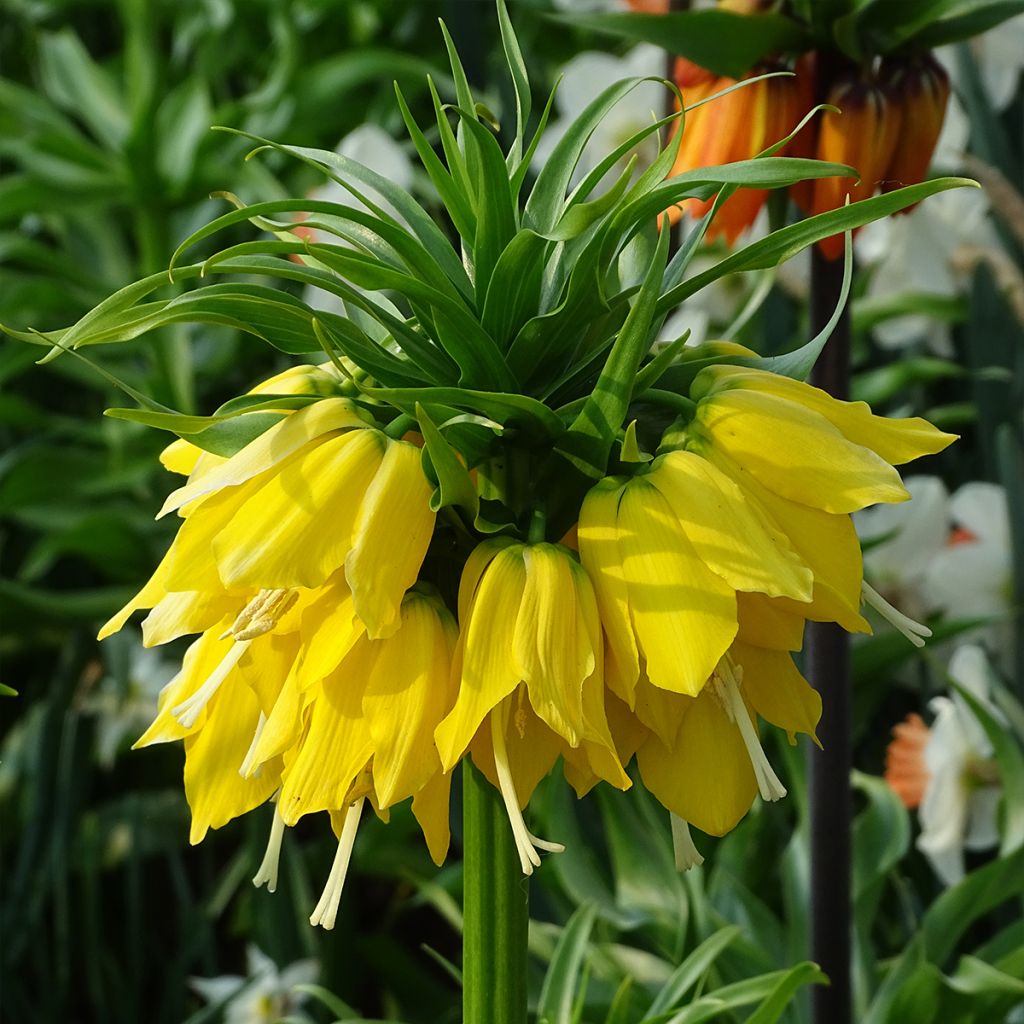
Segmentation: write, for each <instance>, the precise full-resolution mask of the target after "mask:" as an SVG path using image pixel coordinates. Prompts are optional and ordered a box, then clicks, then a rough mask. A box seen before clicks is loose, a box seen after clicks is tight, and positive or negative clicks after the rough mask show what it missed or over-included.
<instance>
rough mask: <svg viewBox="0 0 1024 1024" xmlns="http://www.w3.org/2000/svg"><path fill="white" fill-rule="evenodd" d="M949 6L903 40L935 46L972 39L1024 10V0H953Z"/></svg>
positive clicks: (924, 46) (915, 45) (914, 43)
mask: <svg viewBox="0 0 1024 1024" xmlns="http://www.w3.org/2000/svg"><path fill="white" fill-rule="evenodd" d="M946 7H947V10H946V11H945V12H944V13H943V15H942V16H941V17H939V18H937V19H935V20H931V19H929V21H928V23H927V24H925V26H924V27H923V28H922V29H921V31H919V32H916V33H914V34H913V35H911V36H909V37H907V38H906V39H904V40H901V42H904V41H905V42H906V43H907V45H910V46H913V47H915V48H917V47H920V48H923V49H931V48H933V47H936V46H946V45H948V44H949V43H957V42H960V41H961V40H962V39H970V38H971V37H972V36H976V35H980V34H981V33H982V32H987V31H988V30H989V29H992V28H995V27H996V26H997V25H1001V24H1002V23H1003V22H1004V21H1008V20H1009V19H1010V18H1013V17H1016V16H1017V15H1019V14H1021V13H1022V12H1024V0H950V2H949V3H947V5H946Z"/></svg>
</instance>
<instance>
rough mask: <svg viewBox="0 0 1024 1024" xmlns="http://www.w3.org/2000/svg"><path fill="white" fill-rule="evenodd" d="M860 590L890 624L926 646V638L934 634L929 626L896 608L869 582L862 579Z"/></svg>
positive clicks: (913, 642)
mask: <svg viewBox="0 0 1024 1024" xmlns="http://www.w3.org/2000/svg"><path fill="white" fill-rule="evenodd" d="M860 591H861V596H862V597H863V598H864V602H865V603H866V604H868V605H870V606H871V607H872V608H874V609H875V611H876V612H878V614H879V615H881V616H882V618H883V619H885V621H886V622H888V623H889V625H890V626H892V627H894V628H895V629H897V630H899V632H901V633H902V634H903V635H904V636H905V637H906V638H907V639H908V640H909V641H910V642H911V643H912V644H913V645H914V646H915V647H924V638H925V637H929V636H931V635H932V631H931V630H930V629H929V628H928V627H927V626H924V625H922V624H921V623H920V622H917V621H916V620H914V619H912V618H911V617H910V616H909V615H904V614H903V612H901V611H900V610H899V609H898V608H894V607H893V606H892V605H891V604H889V602H888V601H886V599H885V598H884V597H882V595H881V594H880V593H878V591H877V590H875V589H874V587H872V586H869V585H868V583H867V582H865V581H861V585H860Z"/></svg>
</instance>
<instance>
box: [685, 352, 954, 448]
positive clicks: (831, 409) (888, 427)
mask: <svg viewBox="0 0 1024 1024" xmlns="http://www.w3.org/2000/svg"><path fill="white" fill-rule="evenodd" d="M709 371H711V374H712V375H713V377H714V378H715V381H716V384H717V385H718V386H719V387H721V386H725V387H742V388H750V389H753V390H760V391H766V392H768V393H769V394H773V395H777V396H779V397H780V398H784V399H786V400H787V401H789V402H796V403H797V404H799V405H802V406H803V407H804V408H805V409H811V410H813V411H814V412H816V413H818V415H820V416H824V417H825V419H827V420H828V421H829V422H830V423H831V424H832V425H833V426H834V427H836V428H837V429H838V430H840V431H841V432H842V433H843V435H844V436H845V437H846V438H847V439H848V440H850V441H852V442H853V443H854V444H859V445H863V446H864V447H865V448H870V449H871V450H872V451H873V452H875V453H876V454H877V455H880V456H881V457H882V458H883V459H885V461H886V462H888V463H890V464H892V465H894V466H899V465H902V464H903V463H905V462H910V461H911V460H912V459H917V458H920V457H921V456H922V455H934V454H935V453H936V452H941V451H942V450H943V449H944V448H947V447H949V445H951V444H952V443H953V442H954V441H955V440H956V439H957V435H956V434H947V433H944V432H943V431H941V430H939V429H938V428H937V427H935V426H933V425H932V424H931V423H929V422H928V421H927V420H924V419H921V418H920V417H919V416H914V417H911V418H907V419H895V418H892V419H891V418H889V417H886V416H876V415H875V414H874V413H873V412H872V411H871V407H870V406H869V405H868V404H867V403H866V402H843V401H840V400H839V399H837V398H833V397H832V396H831V395H830V394H829V393H828V392H827V391H822V390H821V389H820V388H816V387H813V386H812V385H810V384H805V383H803V381H798V380H793V379H791V378H789V377H782V376H780V375H778V374H774V373H766V372H764V371H761V370H752V369H744V368H741V367H724V366H716V367H709V370H705V371H703V373H705V374H706V373H709Z"/></svg>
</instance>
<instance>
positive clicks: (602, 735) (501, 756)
mask: <svg viewBox="0 0 1024 1024" xmlns="http://www.w3.org/2000/svg"><path fill="white" fill-rule="evenodd" d="M459 620H460V623H461V633H460V636H459V643H458V647H457V649H456V654H455V666H456V667H455V672H456V679H457V682H458V696H457V699H456V701H455V705H454V707H453V708H452V710H451V712H450V713H449V714H448V715H447V716H446V717H445V719H444V720H443V721H442V722H441V723H440V725H439V726H438V727H437V730H436V732H435V738H436V741H437V748H438V752H439V753H440V756H441V763H442V765H443V766H444V769H445V771H450V770H451V768H452V767H454V765H455V764H456V763H457V762H458V761H459V760H460V758H461V757H462V756H463V754H464V753H465V751H466V749H467V748H469V747H470V744H471V742H474V746H473V750H474V760H475V761H476V762H477V763H479V764H480V765H481V768H482V769H483V770H484V772H485V774H488V775H489V776H490V777H491V778H492V780H493V781H495V782H496V784H497V785H498V788H499V789H500V790H501V793H502V796H503V798H504V800H505V807H506V810H507V811H508V814H509V820H510V821H511V823H512V828H513V832H514V833H515V836H516V843H517V846H518V848H519V853H520V859H521V861H522V864H523V870H524V871H526V872H527V873H530V871H532V869H533V866H535V865H537V864H539V863H540V861H539V858H538V857H537V854H536V850H535V847H538V846H539V847H540V848H541V849H550V848H551V844H545V843H543V841H541V840H537V839H536V837H534V836H532V835H531V834H530V833H529V831H528V830H527V829H526V826H525V824H524V823H523V820H522V814H521V813H520V812H521V808H522V807H523V806H525V803H526V799H528V796H529V793H530V792H532V790H533V787H534V786H535V785H536V783H537V781H538V780H539V779H540V778H541V777H542V776H543V775H544V774H546V773H547V771H548V770H549V769H550V768H551V765H552V764H553V763H554V761H555V759H556V758H557V756H558V754H559V753H560V752H561V751H562V750H563V749H566V748H567V749H569V750H574V751H579V755H578V756H579V757H580V758H581V759H583V763H585V764H586V766H587V768H588V769H589V770H590V771H592V772H593V773H595V774H598V775H599V776H600V777H602V778H606V779H607V780H608V781H609V782H611V783H612V784H613V785H617V786H619V787H620V788H623V789H624V788H627V787H628V786H629V784H630V783H629V778H628V776H626V774H625V772H624V771H623V769H622V765H621V763H620V762H619V760H618V757H617V755H616V752H615V742H614V740H613V738H612V736H611V732H610V730H609V727H608V721H607V718H606V715H605V705H604V682H603V661H604V657H603V641H602V634H601V624H600V620H599V617H598V611H597V602H596V600H595V597H594V592H593V587H592V586H591V583H590V580H589V578H588V577H587V574H586V573H585V572H584V571H583V569H582V568H581V566H580V565H579V563H578V562H577V561H576V558H575V556H574V554H573V552H571V551H570V550H569V549H568V548H565V547H563V546H561V545H558V544H547V543H540V544H525V543H518V542H515V541H512V540H511V539H509V538H504V537H500V538H495V539H493V540H489V541H485V542H484V543H483V544H480V545H479V546H478V547H477V548H476V549H475V550H474V552H473V553H472V555H471V556H470V558H469V560H468V562H467V564H466V568H465V570H464V572H463V575H462V582H461V586H460V589H459ZM485 720H486V721H485ZM474 737H476V740H475V741H474ZM524 794H525V796H524Z"/></svg>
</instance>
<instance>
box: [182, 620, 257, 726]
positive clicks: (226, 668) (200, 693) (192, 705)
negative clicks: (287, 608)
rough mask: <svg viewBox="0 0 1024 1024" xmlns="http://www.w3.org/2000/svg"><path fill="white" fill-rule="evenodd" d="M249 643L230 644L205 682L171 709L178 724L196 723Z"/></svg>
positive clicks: (246, 641) (188, 724) (191, 724)
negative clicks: (229, 647) (186, 698)
mask: <svg viewBox="0 0 1024 1024" xmlns="http://www.w3.org/2000/svg"><path fill="white" fill-rule="evenodd" d="M250 643H251V641H249V640H243V641H241V642H240V643H235V644H232V645H231V649H230V650H229V651H228V653H227V654H225V655H224V657H223V658H221V661H220V664H219V665H218V666H217V667H216V668H215V669H214V670H213V671H212V672H211V673H210V675H209V678H208V679H207V680H206V682H205V683H203V685H202V686H200V687H199V689H198V690H196V692H195V693H193V694H192V696H191V697H189V698H188V700H183V701H182V702H181V703H180V704H179V705H177V707H174V708H172V709H171V714H172V715H174V717H175V718H176V719H177V720H178V725H180V726H182V728H185V729H191V728H192V726H193V725H195V724H196V719H197V718H198V717H199V715H200V713H201V712H202V710H203V708H205V707H206V705H207V704H208V703H209V702H210V698H211V697H212V696H213V695H214V694H215V693H216V692H217V690H218V689H220V684H221V683H223V682H224V680H225V679H226V678H227V677H228V673H229V672H230V671H231V670H232V669H233V668H234V667H235V666H236V665H237V664H238V661H239V659H240V658H241V657H242V655H243V654H245V652H246V651H247V650H248V649H249V644H250Z"/></svg>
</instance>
